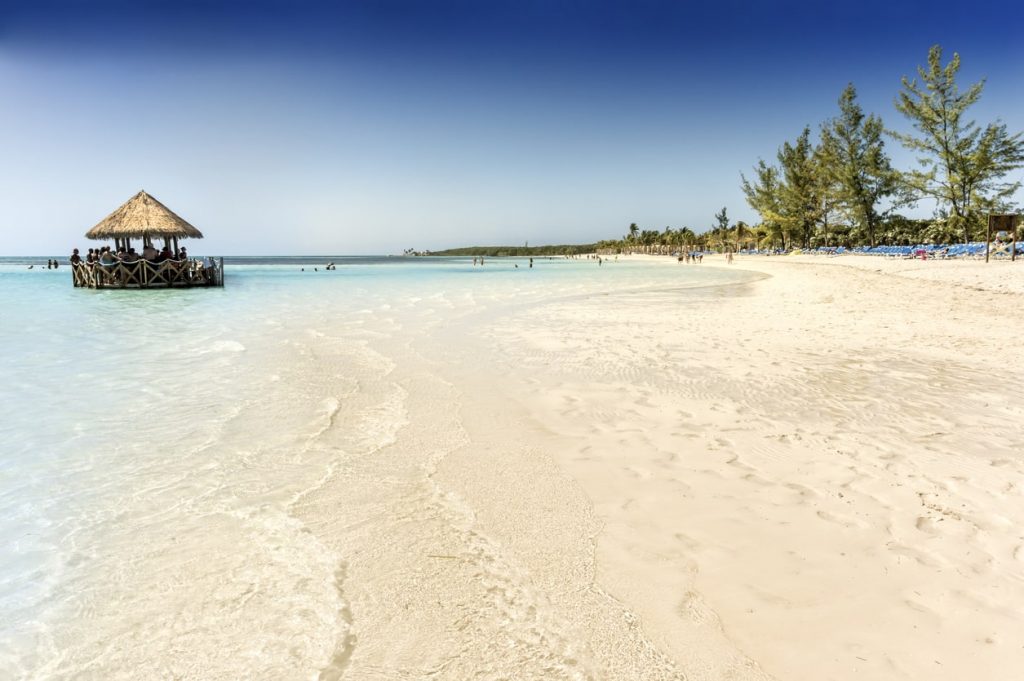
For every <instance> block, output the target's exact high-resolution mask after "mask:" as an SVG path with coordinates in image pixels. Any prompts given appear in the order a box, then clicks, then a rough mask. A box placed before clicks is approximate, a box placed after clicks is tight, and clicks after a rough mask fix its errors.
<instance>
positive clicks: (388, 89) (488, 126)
mask: <svg viewBox="0 0 1024 681" xmlns="http://www.w3.org/2000/svg"><path fill="white" fill-rule="evenodd" d="M1022 19H1024V3H1021V2H1019V1H1018V2H1009V1H1007V2H985V1H981V2H974V3H968V2H956V3H952V2H945V1H944V0H935V1H932V2H902V1H900V0H890V1H886V2H882V1H878V0H868V1H867V2H858V3H852V2H851V3H846V4H845V6H843V7H841V8H840V7H836V6H833V5H832V4H831V3H824V2H822V3H811V2H763V3H750V5H749V6H748V4H747V3H739V2H734V1H733V0H723V1H718V2H709V3H705V4H695V3H681V2H659V1H643V0H641V1H640V2H622V3H602V2H583V1H559V0H546V1H544V0H520V1H518V2H505V1H504V0H496V1H493V2H489V1H487V0H478V1H472V2H470V1H468V0H467V1H449V0H437V1H423V2H403V1H397V2H396V1H392V0H366V1H365V2H350V3H339V4H338V5H337V6H335V7H333V8H326V7H324V6H320V5H317V4H313V3H304V2H260V1H256V2H247V3H237V4H231V3H218V2H211V1H200V0H178V1H176V2H156V3H143V2H127V1H125V2H114V3H109V2H99V3H87V2H84V1H80V2H47V1H46V0H38V1H35V2H25V3H24V4H23V6H22V7H20V8H18V7H12V6H11V5H10V4H9V3H3V4H2V5H0V254H4V255H19V254H37V253H39V254H50V253H63V252H65V251H67V250H68V249H69V248H70V247H72V246H75V245H78V246H86V245H88V244H87V242H86V241H85V240H84V239H83V238H82V234H83V233H84V232H85V231H86V230H87V229H88V228H90V227H91V226H92V225H93V224H95V223H96V222H98V221H99V220H100V219H101V218H103V217H104V216H105V215H107V214H108V213H109V212H110V211H111V210H113V209H114V208H116V207H117V206H118V205H120V204H121V203H122V202H123V201H125V200H126V199H128V198H129V197H130V196H131V195H133V194H134V193H135V192H137V191H138V190H139V189H146V190H147V191H148V192H150V193H151V194H153V195H154V196H156V197H157V198H159V199H160V200H161V201H163V202H164V203H166V204H167V205H168V206H170V207H171V208H172V209H174V210H175V211H177V212H178V213H179V214H181V215H182V216H183V217H184V218H186V219H187V220H189V221H190V222H192V223H193V224H195V225H196V226H197V227H199V228H200V229H201V230H203V231H204V233H205V234H206V235H207V239H206V240H205V241H204V242H203V243H202V244H194V245H193V248H192V249H190V250H194V251H196V252H212V253H226V254H288V253H395V252H400V251H401V250H402V249H403V248H406V247H415V248H419V249H424V248H433V249H437V248H444V247H450V246H456V245H470V244H481V245H487V244H520V243H523V242H524V241H529V242H530V243H531V244H540V243H562V242H584V241H592V240H596V239H600V238H605V237H615V236H619V235H621V234H623V233H624V231H625V230H626V228H627V226H628V225H629V223H631V222H637V223H638V224H640V225H641V226H642V227H644V228H657V229H661V228H663V227H665V226H666V225H670V226H673V227H680V226H683V225H687V226H690V227H691V228H694V229H696V230H697V231H703V229H705V228H707V227H708V226H709V225H710V224H711V222H712V221H713V215H714V213H715V212H716V211H717V210H719V209H720V208H721V207H722V206H727V207H728V209H729V214H730V216H731V217H733V218H734V219H744V220H748V221H755V217H756V216H755V215H754V214H753V213H752V212H751V211H750V209H749V208H747V206H746V205H745V203H744V201H743V196H742V193H741V192H740V190H739V174H740V172H741V171H747V170H748V169H749V168H750V167H751V166H752V165H753V164H754V163H755V162H756V161H757V159H758V157H764V158H766V159H767V158H773V157H774V153H775V150H776V149H777V147H778V146H779V145H780V144H781V143H782V142H783V141H785V140H787V139H792V138H794V137H795V136H796V135H797V134H798V133H799V132H800V130H801V129H802V127H803V126H804V125H805V124H810V125H812V126H814V127H816V126H817V125H818V124H819V123H820V122H821V121H822V120H823V119H825V118H827V117H829V116H831V115H833V114H834V112H835V110H836V99H837V97H838V96H839V93H840V91H841V90H842V89H843V87H844V86H845V85H846V83H847V82H850V81H852V82H853V83H854V84H855V85H856V86H857V88H858V91H859V93H860V97H861V103H862V104H863V105H864V107H865V109H867V110H869V111H873V112H876V113H879V114H881V115H882V116H883V118H884V119H885V121H886V123H887V124H888V125H889V126H890V127H893V128H898V129H903V128H905V127H906V125H905V123H904V121H902V120H901V119H899V118H898V114H897V113H896V112H895V110H894V109H893V105H892V102H893V99H894V97H895V96H896V93H897V91H898V89H899V82H900V77H901V76H902V75H913V73H914V69H915V67H916V66H917V65H919V64H922V63H923V62H924V61H925V58H926V55H927V51H928V48H929V46H931V45H932V44H935V43H939V44H941V45H943V47H944V48H945V49H946V52H947V56H951V55H952V53H953V51H957V52H959V53H960V54H961V57H962V60H963V68H962V71H961V77H962V81H963V82H964V83H968V82H973V81H975V80H977V79H979V78H981V77H986V78H987V79H988V85H987V87H986V91H985V95H984V97H983V99H982V102H981V103H980V104H979V105H978V106H977V107H976V109H975V111H974V112H973V113H974V117H975V118H976V119H978V120H979V121H980V122H989V121H990V120H993V119H995V118H1001V119H1002V120H1003V121H1005V122H1006V123H1007V124H1009V126H1010V129H1011V131H1019V130H1022V129H1024V50H1022V49H1021V47H1020V41H1019V35H1018V34H1019V27H1020V25H1021V20H1022ZM1003 29H1005V32H1004V33H1003V34H1002V35H1000V34H999V32H1000V31H1002V30H1003ZM889 149H890V151H891V152H892V155H893V157H894V159H895V160H896V161H897V163H898V164H899V165H901V166H904V167H905V166H906V165H908V164H910V163H911V162H912V159H911V158H910V157H908V156H907V155H906V154H905V153H904V152H903V151H902V150H901V149H899V148H898V146H897V145H896V143H895V142H890V143H889ZM921 210H923V209H921Z"/></svg>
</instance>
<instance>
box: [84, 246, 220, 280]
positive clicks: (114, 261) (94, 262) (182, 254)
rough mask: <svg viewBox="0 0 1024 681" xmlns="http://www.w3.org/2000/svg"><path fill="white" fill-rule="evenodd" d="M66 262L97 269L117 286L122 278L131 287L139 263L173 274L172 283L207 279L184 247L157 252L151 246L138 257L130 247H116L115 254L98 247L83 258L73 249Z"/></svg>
mask: <svg viewBox="0 0 1024 681" xmlns="http://www.w3.org/2000/svg"><path fill="white" fill-rule="evenodd" d="M68 260H70V262H71V265H72V266H76V265H81V266H84V267H89V268H95V267H99V268H100V269H99V271H100V272H102V273H103V276H104V277H105V278H106V279H107V281H108V282H111V283H117V282H118V281H120V280H121V278H122V276H123V278H124V279H125V282H127V283H132V282H133V280H134V276H135V274H136V271H137V268H138V267H139V266H140V263H142V262H146V263H148V264H149V265H152V266H154V267H155V268H156V271H159V272H167V271H168V270H169V271H170V272H172V273H173V275H174V276H173V279H174V280H175V281H186V282H195V281H196V280H204V279H205V277H206V265H205V264H204V263H203V262H202V261H201V260H198V259H196V260H192V261H190V260H189V255H188V251H187V250H186V249H185V248H184V247H182V248H181V249H180V250H177V251H172V250H171V249H170V247H169V246H164V248H163V249H162V250H157V249H156V248H155V247H154V246H153V245H152V244H146V246H145V247H144V248H143V249H142V254H141V255H140V254H139V253H137V252H136V251H135V249H134V248H131V247H130V246H129V247H125V246H119V247H118V248H117V250H116V251H115V250H113V249H112V248H111V247H110V246H100V247H98V248H90V249H89V252H88V253H86V254H85V257H84V258H83V257H82V255H81V253H79V250H78V249H77V248H76V249H74V250H73V251H72V253H71V257H70V258H68ZM116 265H126V266H128V270H127V273H125V270H124V269H123V268H121V269H118V268H116V267H115V266H116Z"/></svg>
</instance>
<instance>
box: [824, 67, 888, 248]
mask: <svg viewBox="0 0 1024 681" xmlns="http://www.w3.org/2000/svg"><path fill="white" fill-rule="evenodd" d="M884 132H885V128H884V126H883V125H882V119H881V118H879V117H878V116H875V115H874V114H872V115H869V116H865V115H864V111H863V110H862V109H861V108H860V105H859V104H857V90H856V89H855V88H854V87H853V84H852V83H851V84H849V85H847V86H846V89H844V90H843V93H842V94H841V95H840V96H839V116H837V117H836V118H833V119H831V120H829V121H826V122H825V124H824V125H823V126H822V129H821V144H820V146H819V150H820V151H819V159H820V163H821V166H822V172H821V175H822V180H823V190H824V193H825V194H826V195H827V194H828V192H829V190H830V188H831V189H832V190H833V191H834V196H835V197H836V199H837V201H838V203H839V205H840V206H841V207H842V209H843V211H844V212H845V213H846V215H847V216H848V217H849V219H850V220H851V221H852V222H853V223H854V224H856V225H857V226H858V227H859V228H860V229H861V231H862V232H863V233H864V235H865V236H867V240H868V243H869V244H870V245H871V246H874V245H875V236H876V233H877V231H878V229H879V226H880V225H881V224H882V222H883V220H884V219H885V217H886V215H887V214H888V213H889V212H891V211H892V210H893V209H894V208H896V207H898V206H900V205H902V204H904V203H906V201H905V196H906V195H905V193H904V192H901V187H902V184H901V181H900V175H899V173H898V172H897V171H896V170H894V169H893V167H892V164H891V162H890V161H889V157H888V156H887V155H886V153H885V141H884V140H883V138H882V135H883V133H884ZM883 206H884V208H883Z"/></svg>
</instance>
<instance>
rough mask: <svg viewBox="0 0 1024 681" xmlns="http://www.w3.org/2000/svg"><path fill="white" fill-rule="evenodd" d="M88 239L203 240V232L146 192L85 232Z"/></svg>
mask: <svg viewBox="0 0 1024 681" xmlns="http://www.w3.org/2000/svg"><path fill="white" fill-rule="evenodd" d="M85 236H86V238H88V239H112V238H114V237H121V238H123V237H136V238H138V237H143V236H149V237H178V238H179V239H185V238H189V237H191V238H192V239H202V238H203V233H202V232H200V231H199V230H198V229H196V228H195V227H193V226H192V225H190V224H188V223H187V222H185V221H184V220H183V219H181V218H180V217H178V216H177V215H175V214H174V211H172V210H171V209H170V208H168V207H167V206H165V205H164V204H162V203H160V202H159V201H157V200H156V199H154V198H153V197H152V196H150V195H149V194H147V193H146V192H144V191H141V192H139V193H138V194H136V195H135V196H133V197H132V198H130V199H128V200H127V201H125V203H124V204H123V205H122V206H121V207H120V208H118V209H117V210H115V211H114V212H113V213H111V214H110V215H108V216H107V217H105V218H103V220H101V221H100V223H99V224H98V225H96V226H95V227H93V228H92V229H90V230H89V231H88V232H86V233H85Z"/></svg>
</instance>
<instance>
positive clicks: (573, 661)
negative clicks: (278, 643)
mask: <svg viewBox="0 0 1024 681" xmlns="http://www.w3.org/2000/svg"><path fill="white" fill-rule="evenodd" d="M651 260H652V263H651V266H652V267H687V265H677V264H676V263H674V262H671V263H670V262H668V260H667V259H656V258H651ZM841 265H848V266H841ZM701 266H702V267H710V266H725V264H724V262H716V259H714V258H709V259H707V261H706V262H705V264H704V265H701ZM732 267H735V268H744V269H749V270H751V271H755V272H758V273H761V274H763V275H767V276H765V277H764V278H762V279H759V280H757V281H755V282H753V283H750V284H746V285H742V286H740V287H730V288H712V289H708V290H707V291H706V294H705V295H703V296H701V297H699V298H698V299H696V300H695V299H693V298H692V297H690V298H683V297H681V296H678V295H676V294H674V292H673V291H671V290H659V291H654V290H648V291H642V292H630V293H623V294H617V295H616V294H613V295H603V296H591V297H587V296H583V297H577V298H572V299H565V300H550V301H546V302H545V303H544V304H541V305H536V306H530V307H528V308H523V309H520V310H516V311H513V312H511V313H508V314H502V315H497V316H495V318H493V319H491V320H488V321H486V323H483V322H481V320H480V319H477V320H476V322H475V324H476V326H474V328H472V329H469V328H465V327H462V326H458V325H455V326H453V327H449V328H448V330H447V331H444V332H439V334H438V335H437V337H435V338H432V339H430V340H429V342H416V343H412V342H410V343H409V344H408V346H407V347H406V348H405V349H404V350H403V351H412V350H415V352H416V353H417V354H419V355H420V361H419V364H418V366H419V368H418V369H417V370H415V371H411V372H408V373H406V374H404V375H402V376H399V377H397V380H398V382H399V383H400V384H401V385H403V386H404V387H405V389H407V390H408V391H409V392H410V394H411V395H414V396H416V397H417V398H418V399H416V400H413V401H411V402H410V404H411V405H412V407H411V411H410V413H409V423H410V424H415V425H410V426H407V427H406V429H405V430H403V431H401V432H400V433H399V434H398V436H397V439H396V442H395V444H394V445H393V446H391V447H390V448H388V449H386V450H384V456H375V457H373V458H372V459H366V460H363V461H360V462H359V465H358V468H359V469H360V470H358V471H356V472H354V473H353V474H352V475H353V476H354V477H353V478H349V477H348V476H346V478H347V479H346V480H345V481H339V484H337V485H335V486H333V487H330V486H329V487H328V488H325V489H324V490H322V492H321V493H319V494H318V495H316V496H315V497H313V498H310V499H309V501H308V505H307V506H306V508H305V510H304V514H305V515H306V517H307V518H309V519H310V520H311V523H310V526H311V527H313V528H314V531H315V532H316V533H317V534H321V533H322V534H323V535H324V536H328V537H331V538H332V541H333V542H334V544H335V546H337V547H338V549H339V550H340V551H341V552H342V553H344V554H345V555H349V556H351V560H350V562H349V563H348V565H347V567H346V570H347V572H346V577H345V582H346V590H345V595H346V598H347V599H348V602H349V603H350V609H351V612H350V613H349V615H348V616H349V617H350V621H351V632H352V638H351V640H350V642H351V643H352V645H351V647H350V648H349V649H346V650H344V651H342V652H341V654H340V658H339V661H338V667H337V671H338V673H339V675H341V676H343V677H344V678H353V679H356V678H358V679H369V678H381V679H383V678H448V679H462V678H519V679H526V678H537V679H541V678H594V679H639V678H644V679H654V678H687V679H691V680H695V681H696V680H704V679H709V680H710V679H766V678H776V679H807V680H808V681H810V680H819V679H837V680H845V679H858V680H860V679H865V678H870V679H923V678H928V679H950V680H953V679H958V680H959V679H965V678H975V679H989V680H999V679H1005V680H1007V681H1009V680H1010V679H1015V678H1018V677H1019V673H1020V670H1021V669H1024V648H1022V647H1021V643H1020V640H1019V638H1020V637H1019V633H1020V631H1021V630H1022V625H1024V621H1022V620H1024V615H1022V613H1024V581H1022V580H1021V575H1022V571H1024V531H1022V530H1021V527H1022V526H1024V482H1022V473H1024V456H1022V454H1021V453H1022V452H1024V408H1022V405H1021V403H1020V395H1021V394H1022V390H1021V385H1022V381H1024V371H1022V368H1021V364H1020V362H1019V342H1020V337H1021V332H1022V331H1024V324H1022V322H1021V317H1020V315H1019V312H1018V310H1019V307H1020V304H1021V302H1022V298H1021V297H1020V296H1021V291H1022V289H1021V283H1022V281H1024V267H1021V266H1019V265H1018V266H1011V265H1006V264H994V265H991V266H989V268H984V269H983V268H981V267H978V266H976V265H975V264H974V263H971V264H969V265H965V264H961V263H939V262H935V263H920V264H918V263H908V262H901V261H884V260H880V259H875V258H860V259H857V258H844V259H833V260H826V259H816V258H803V259H787V258H758V259H748V260H740V261H738V262H737V263H736V264H734V265H732ZM1003 291H1013V292H1012V293H1006V292H1003ZM683 301H685V304H684V302H683ZM414 346H415V347H414ZM452 405H459V406H458V408H455V409H453V408H451V407H452ZM417 410H421V413H416V411H417ZM424 452H431V455H430V457H429V460H428V461H423V460H422V457H423V455H424ZM355 479H358V480H359V482H360V484H358V485H354V484H353V481H354V480H355ZM396 488H401V489H402V490H403V492H402V493H401V494H395V489H396ZM338 509H344V510H343V511H342V512H340V513H339V512H338ZM383 518H386V519H387V520H386V521H383V520H382V519H383ZM318 522H319V525H318V524H317V523H318Z"/></svg>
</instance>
